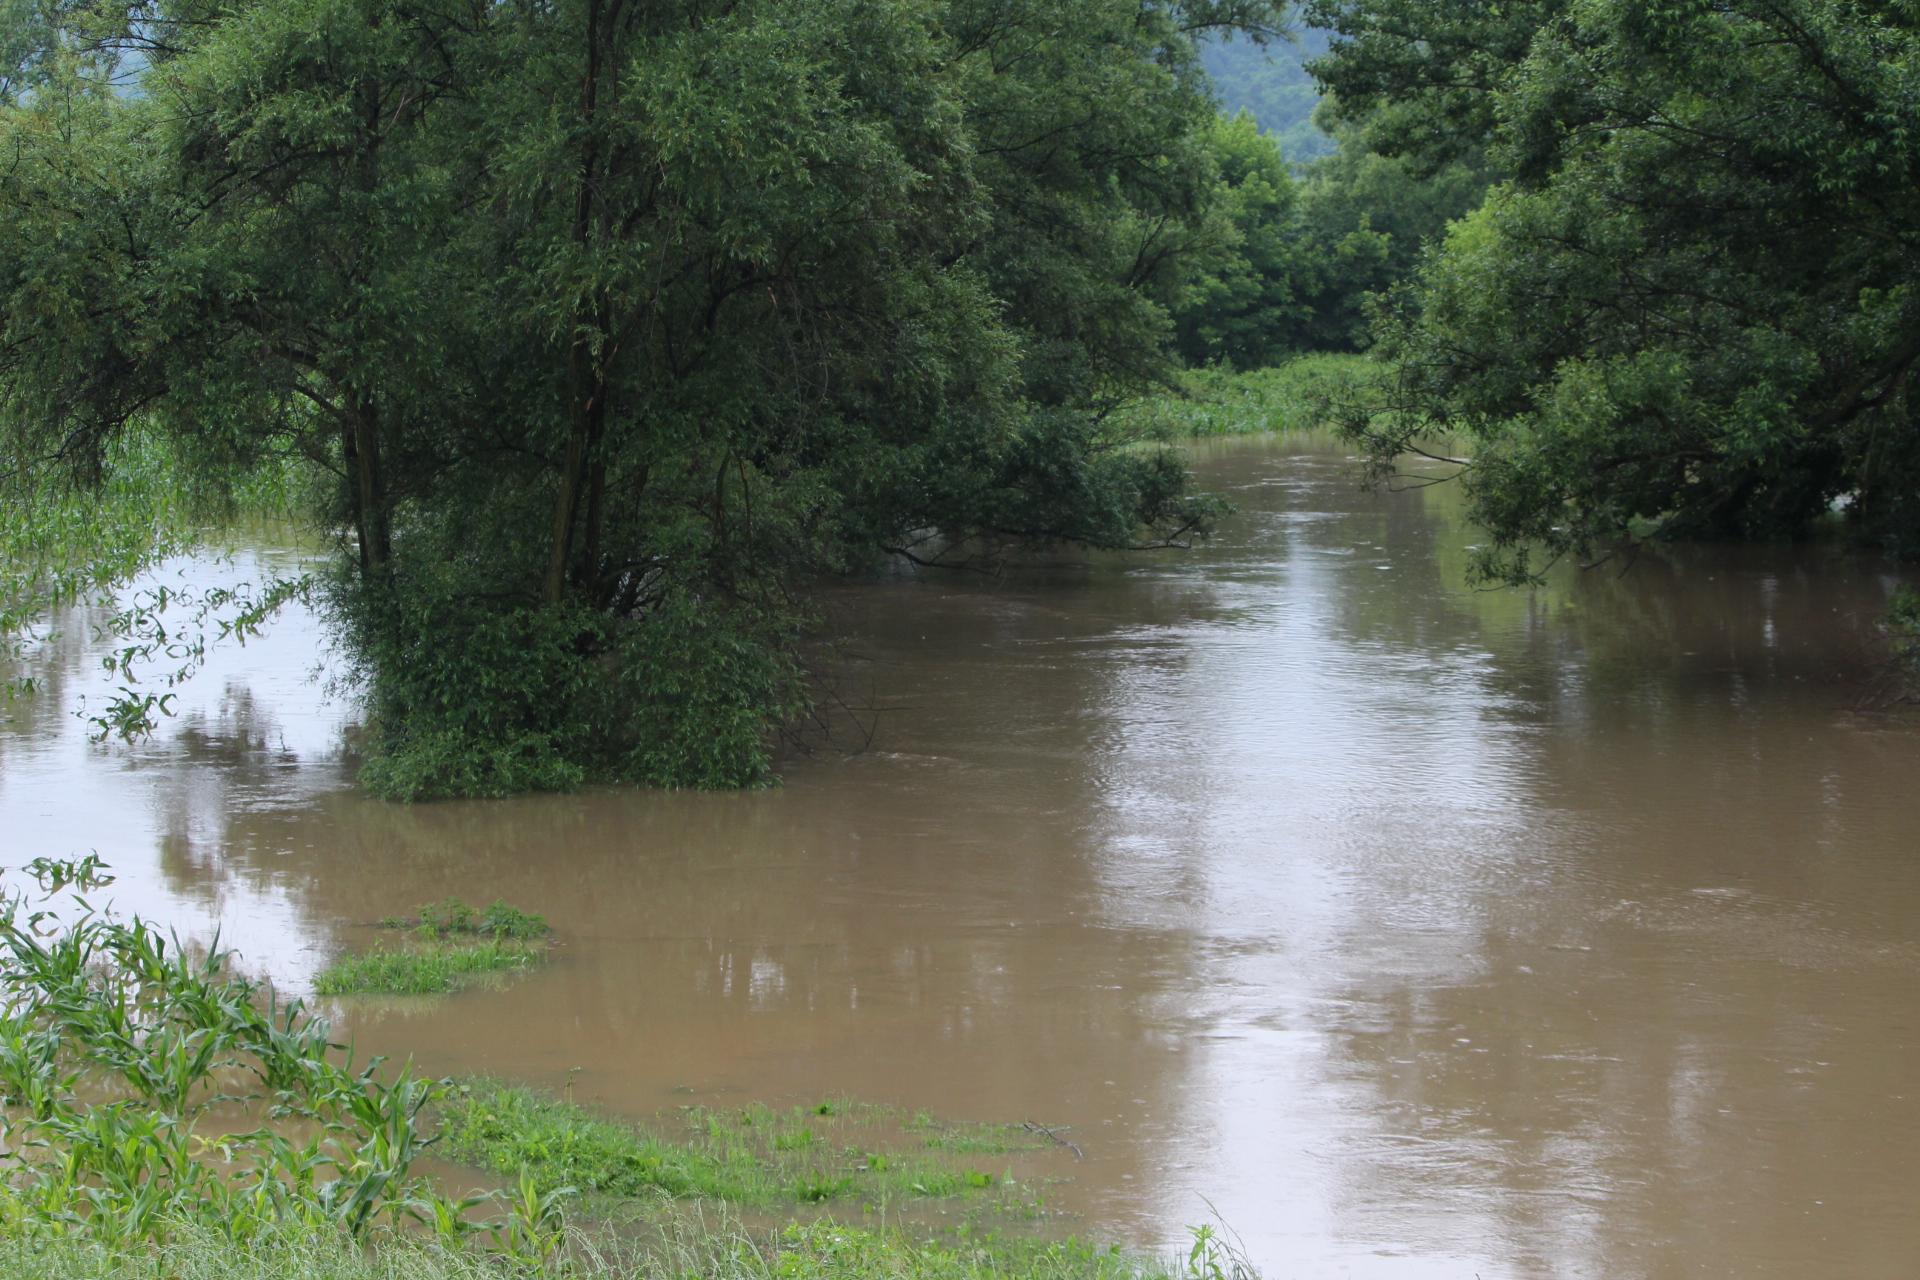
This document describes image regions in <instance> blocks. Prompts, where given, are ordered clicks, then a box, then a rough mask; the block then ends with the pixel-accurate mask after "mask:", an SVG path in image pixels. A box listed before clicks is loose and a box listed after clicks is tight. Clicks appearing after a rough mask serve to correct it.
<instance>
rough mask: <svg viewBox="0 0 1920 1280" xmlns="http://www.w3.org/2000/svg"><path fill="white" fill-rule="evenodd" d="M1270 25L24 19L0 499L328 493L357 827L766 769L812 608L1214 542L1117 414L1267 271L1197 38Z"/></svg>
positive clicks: (439, 13) (11, 146) (693, 15)
mask: <svg viewBox="0 0 1920 1280" xmlns="http://www.w3.org/2000/svg"><path fill="white" fill-rule="evenodd" d="M1282 19H1283V14H1282V12H1281V9H1280V7H1279V6H1277V5H1275V4H1273V3H1271V2H1270V0H1166V2H1164V3H1163V2H1162V0H1154V2H1153V3H1148V4H1140V3H1137V2H1136V0H1095V2H1092V3H1082V4H1072V5H1064V6H1063V5H1060V4H1057V3H1054V2H1053V0H1013V2H1011V3H999V2H996V3H993V4H978V3H974V2H973V0H752V2H750V3H745V4H742V3H737V2H736V0H690V2H689V3H683V4H675V5H666V6H660V5H621V4H614V5H602V4H599V3H593V2H589V0H562V2H561V3H558V4H534V3H506V4H491V5H480V6H477V7H476V6H474V5H472V4H469V3H466V0H425V2H424V3H421V2H418V0H326V2H325V3H321V4H318V5H315V4H312V3H309V2H308V0H244V2H243V3H239V4H221V5H207V4H203V3H199V0H181V3H167V4H162V5H157V6H146V5H141V6H131V7H128V6H121V7H118V8H116V7H114V6H112V5H106V4H91V3H82V4H77V5H71V6H68V5H60V6H48V7H47V8H46V10H45V12H44V14H43V15H42V17H41V20H39V21H37V22H36V23H35V24H34V25H33V26H32V27H31V29H30V30H28V32H27V33H26V38H25V39H24V41H23V43H22V45H21V47H20V48H18V49H9V50H8V51H7V52H8V53H9V54H10V55H11V59H12V65H11V66H9V67H5V68H0V78H4V81H5V83H6V85H7V92H6V93H5V94H4V95H0V150H4V152H5V153H6V154H7V155H8V157H9V160H8V163H7V165H6V167H5V169H4V170H0V479H4V480H5V481H7V482H8V483H16V484H28V483H38V482H39V478H40V477H43V476H56V477H58V478H59V480H60V482H62V483H68V484H75V485H82V486H85V485H88V484H92V483H95V482H97V481H99V480H100V479H101V478H102V477H104V476H105V475H106V474H107V471H108V468H109V467H110V466H111V464H112V459H113V458H114V456H115V455H114V452H113V450H114V448H115V442H116V441H118V440H119V439H121V438H122V437H123V436H125V435H126V434H127V433H128V432H134V431H146V432H152V433H155V434H157V435H158V436H159V437H160V438H163V439H165V440H167V441H169V442H171V443H172V444H173V446H174V447H176V448H177V449H178V450H179V451H180V452H181V453H182V455H183V456H187V457H190V458H191V465H192V467H193V468H194V469H195V470H196V471H198V472H200V473H203V474H205V475H207V476H208V477H210V478H211V479H210V480H209V483H210V484H214V485H218V484H221V483H223V482H224V481H223V480H222V479H221V478H222V477H226V478H231V477H233V476H236V475H238V474H240V473H241V472H243V471H245V470H246V469H248V468H251V467H252V466H254V465H255V464H256V462H257V460H258V459H260V458H262V457H268V456H289V457H295V458H299V459H302V460H304V462H305V464H306V465H308V466H310V467H311V468H313V469H314V471H315V472H316V473H317V474H318V475H320V476H321V477H323V483H322V485H321V486H320V492H319V493H318V495H317V497H316V499H315V500H314V501H313V502H312V503H310V504H308V507H307V514H308V515H309V516H310V517H311V518H312V519H314V520H315V521H316V522H317V523H318V524H319V525H320V526H321V527H322V528H324V529H326V530H328V531H330V532H331V533H332V534H333V535H334V536H335V539H336V545H337V555H336V557H335V562H334V563H335V571H334V572H333V573H332V574H331V575H330V576H329V578H328V579H327V581H326V584H325V586H326V597H327V600H328V605H329V609H330V612H331V613H332V616H333V617H334V619H335V621H336V622H337V624H338V633H339V635H340V637H341V639H342V640H343V642H344V645H345V648H346V650H347V652H348V654H349V656H350V658H351V659H352V661H351V663H350V671H349V674H350V675H351V677H352V678H354V679H355V680H356V681H357V682H358V687H359V688H360V690H361V691H362V692H363V693H364V695H365V699H366V703H367V709H368V712H369V720H370V724H369V729H370V734H369V738H368V745H369V750H370V756H371V758H370V760H369V764H368V769H367V775H366V779H367V782H368V784H369V786H371V787H372V788H373V789H374V790H375V791H376V792H378V793H379V794H382V795H386V796H391V797H394V798H400V799H425V798H431V797H434V796H445V795H497V794H504V793H507V792H512V791H519V790H527V789H546V788H566V787H572V786H577V785H579V784H580V783H582V782H584V781H588V780H594V779H604V780H624V781H631V782H642V783H650V784H661V785H680V786H701V787H724V786H750V785H756V784H760V783H763V782H766V781H768V780H769V779H770V777H771V764H770V760H771V756H770V747H771V735H772V733H773V732H774V731H775V730H777V729H778V728H779V727H780V726H782V725H784V724H788V723H791V722H793V721H794V720H795V719H796V717H797V716H798V715H799V713H800V712H801V711H802V710H803V709H804V708H805V706H806V702H807V689H808V686H807V684H806V682H805V680H804V679H803V673H802V672H801V671H800V668H799V664H798V661H797V659H796V656H795V655H796V652H797V648H796V645H797V639H798V637H799V635H800V633H801V631H802V630H803V629H804V628H805V627H806V626H807V625H808V623H809V621H810V619H811V617H812V611H811V609H810V607H809V601H808V594H807V587H808V585H809V584H810V583H812V582H814V581H817V580H818V578H819V577H820V576H821V575H824V574H839V573H846V572H852V571H860V570H863V569H865V568H868V567H870V566H872V565H874V564H876V563H878V562H879V561H881V560H882V559H883V558H884V557H885V556H887V555H890V554H904V555H910V556H919V555H923V554H926V553H927V552H928V548H930V547H934V546H940V547H953V546H962V545H965V546H980V547H987V546H993V547H1008V546H1030V545H1046V544H1054V543H1061V542H1070V543H1081V544H1087V545H1093V546H1104V547H1128V546H1168V545H1180V544H1183V543H1184V542H1186V541H1187V540H1189V539H1190V538H1192V537H1193V536H1195V535H1196V534H1198V533H1200V532H1202V531H1203V530H1204V529H1205V528H1206V527H1207V526H1208V524H1209V522H1210V521H1211V520H1212V518H1213V517H1214V516H1215V515H1216V514H1217V512H1218V509H1219V508H1218V504H1216V503H1213V502H1211V501H1209V500H1207V499H1206V498H1204V497H1203V496H1201V495H1196V494H1192V493H1190V492H1188V491H1187V485H1186V473H1185V469H1184V467H1183V466H1182V465H1181V463H1180V462H1179V460H1178V459H1177V458H1175V457H1173V456H1172V455H1170V454H1169V453H1167V452H1166V451H1164V450H1160V449H1156V448H1152V447H1141V446H1139V445H1138V444H1137V443H1136V442H1134V441H1132V440H1129V439H1127V438H1125V437H1122V436H1119V435H1116V434H1115V433H1114V431H1113V430H1112V429H1111V424H1110V421H1109V411H1110V410H1111V409H1112V408H1113V407H1114V406H1115V405H1117V404H1119V403H1121V402H1123V401H1125V400H1127V399H1129V398H1131V397H1133V396H1135V395H1138V394H1140V393H1142V392H1143V391H1145V390H1146V389H1148V388H1150V387H1151V386H1153V385H1154V384H1155V382H1156V380H1157V379H1159V378H1160V377H1162V376H1163V375H1164V373H1165V372H1166V371H1167V369H1168V368H1169V367H1170V364H1171V355H1172V353H1171V349H1170V346H1169V341H1168V338H1169V329H1170V324H1171V320H1170V316H1171V312H1172V309H1173V308H1174V307H1175V306H1177V305H1178V303H1179V301H1180V299H1181V297H1182V296H1183V294H1184V291H1185V289H1186V287H1187V283H1188V276H1189V272H1190V268H1191V267H1192V265H1193V264H1194V263H1196V262H1198V261H1199V260H1201V259H1203V258H1205V259H1207V260H1208V261H1210V262H1214V261H1216V255H1217V251H1218V250H1219V249H1220V247H1221V246H1222V245H1226V244H1230V243H1232V242H1234V241H1235V240H1236V238H1239V239H1244V238H1245V236H1246V234H1247V232H1246V231H1245V230H1244V229H1236V227H1235V226H1234V225H1233V219H1232V217H1231V216H1229V214H1228V213H1227V212H1226V208H1227V205H1228V204H1229V203H1230V202H1229V201H1228V200H1227V197H1226V195H1225V190H1224V188H1223V186H1222V173H1223V170H1222V166H1221V163H1220V161H1219V159H1218V157H1217V155H1216V152H1215V150H1214V149H1213V147H1212V146H1211V145H1210V139H1211V138H1212V136H1213V134H1214V132H1215V129H1216V117H1215V113H1214V106H1213V101H1212V97H1211V93H1210V90H1209V86H1208V83H1207V80H1206V77H1205V73H1204V71H1203V70H1202V68H1201V64H1200V61H1199V57H1198V52H1197V49H1196V45H1195V39H1196V36H1197V35H1198V34H1199V33H1225V34H1233V35H1236V36H1238V37H1240V38H1248V39H1255V40H1265V39H1268V38H1271V37H1272V36H1273V35H1274V34H1275V33H1276V32H1277V31H1278V29H1279V28H1280V26H1281V24H1282ZM117 81H124V82H126V83H128V84H131V85H133V86H134V87H136V88H137V91H135V92H123V91H122V89H121V88H120V87H118V86H117V84H116V82H117ZM1216 265H1217V263H1216ZM1222 269H1224V268H1222Z"/></svg>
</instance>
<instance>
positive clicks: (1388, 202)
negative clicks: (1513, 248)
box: [1278, 128, 1490, 351]
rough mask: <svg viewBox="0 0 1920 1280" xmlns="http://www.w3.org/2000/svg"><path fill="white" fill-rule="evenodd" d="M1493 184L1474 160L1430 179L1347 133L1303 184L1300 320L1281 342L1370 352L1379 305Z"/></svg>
mask: <svg viewBox="0 0 1920 1280" xmlns="http://www.w3.org/2000/svg"><path fill="white" fill-rule="evenodd" d="M1489 181H1490V178H1489V175H1488V172H1487V170H1486V168H1485V166H1484V165H1482V164H1479V163H1476V162H1474V161H1472V160H1449V161H1447V162H1445V163H1442V164H1439V165H1438V166H1437V167H1435V168H1434V169H1433V171H1431V172H1423V171H1421V170H1420V169H1418V168H1417V167H1416V166H1414V165H1413V164H1412V163H1410V162H1409V161H1408V160H1406V159H1404V158H1401V157H1396V156H1386V155H1381V154H1379V153H1377V152H1374V151H1371V150H1369V149H1368V147H1367V144H1366V142H1365V141H1364V138H1363V135H1362V134H1361V133H1360V132H1359V131H1358V130H1355V129H1351V128H1347V129H1343V130H1342V131H1341V132H1340V134H1339V149H1338V150H1337V151H1336V152H1335V153H1334V154H1332V155H1330V156H1327V157H1325V158H1324V159H1321V160H1318V161H1315V162H1314V164H1313V165H1312V166H1311V167H1310V168H1308V169H1307V170H1306V172H1305V173H1304V174H1303V175H1302V178H1301V181H1300V182H1299V184H1298V188H1297V190H1298V199H1297V207H1298V212H1297V215H1296V220H1295V224H1294V228H1293V232H1292V235H1293V240H1294V249H1293V261H1294V264H1295V265H1294V270H1293V275H1292V280H1291V287H1292V291H1293V296H1294V309H1295V314H1296V315H1297V316H1299V317H1300V318H1299V319H1298V320H1297V321H1296V322H1295V323H1293V324H1292V325H1291V326H1290V327H1289V328H1288V329H1287V330H1285V331H1284V332H1283V333H1281V334H1280V335H1278V340H1279V341H1281V342H1284V343H1287V344H1289V345H1291V346H1292V347H1293V348H1294V349H1296V350H1302V351H1356V350H1360V349H1363V348H1365V347H1366V346H1367V345H1368V344H1369V342H1370V341H1371V329H1372V308H1373V305H1374V301H1375V299H1376V298H1377V297H1378V296H1379V295H1383V294H1385V293H1387V292H1388V291H1389V290H1390V289H1392V288H1393V286H1395V285H1397V284H1399V283H1401V282H1402V281H1404V280H1406V279H1407V278H1408V277H1409V276H1411V275H1412V273H1413V271H1414V268H1415V267H1416V266H1417V265H1418V263H1419V261H1420V258H1421V256H1422V254H1424V253H1425V252H1426V250H1427V248H1428V246H1429V245H1431V244H1433V243H1435V242H1436V241H1438V240H1439V238H1440V237H1441V236H1442V235H1443V234H1444V233H1445V231H1446V229H1447V225H1448V224H1449V223H1450V222H1452V221H1453V220H1454V219H1456V218H1459V217H1461V216H1462V215H1464V214H1466V213H1468V212H1470V211H1471V210H1473V209H1474V208H1476V207H1478V205H1479V204H1480V202H1481V200H1482V199H1483V198H1484V197H1485V195H1486V190H1487V185H1488V182H1489Z"/></svg>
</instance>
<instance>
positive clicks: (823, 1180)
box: [440, 1080, 1042, 1209]
mask: <svg viewBox="0 0 1920 1280" xmlns="http://www.w3.org/2000/svg"><path fill="white" fill-rule="evenodd" d="M440 1116H441V1120H442V1124H443V1127H442V1137H441V1150H442V1151H443V1152H444V1153H445V1154H447V1155H449V1156H451V1157H452V1158H453V1159H455V1160H458V1161H461V1162H463V1163H465V1164H469V1165H473V1166H474V1167H476V1168H480V1169H485V1170H488V1171H490V1172H493V1173H497V1174H503V1175H507V1176H514V1175H518V1174H519V1173H521V1171H523V1170H524V1171H526V1172H527V1173H528V1174H529V1175H530V1176H531V1178H532V1180H533V1182H534V1184H535V1185H536V1186H539V1187H541V1188H549V1189H550V1188H557V1187H571V1188H573V1189H575V1190H576V1191H579V1192H582V1193H587V1194H591V1195H596V1196H602V1197H614V1198H633V1197H646V1196H663V1197H667V1198H672V1199H705V1200H714V1201H721V1202H724V1203H726V1204H729V1205H736V1206H740V1207H743V1208H751V1209H777V1208H781V1207H790V1206H794V1205H817V1204H825V1203H830V1202H835V1201H843V1200H850V1199H859V1200H861V1201H863V1202H868V1203H873V1202H898V1201H906V1200H913V1199H916V1198H918V1199H928V1198H945V1197H950V1196H961V1195H967V1194H970V1193H976V1192H985V1191H995V1192H1004V1193H1006V1194H1008V1195H1013V1194H1015V1193H1016V1192H1017V1191H1018V1189H1019V1185H1020V1184H1019V1183H1018V1180H1017V1179H1013V1178H1011V1177H1009V1175H1008V1174H1007V1172H1006V1171H1005V1170H1004V1169H993V1168H983V1167H980V1164H981V1162H978V1161H968V1160H966V1159H964V1158H957V1157H964V1156H967V1155H978V1154H994V1155H1005V1154H1009V1153H1015V1152H1022V1151H1028V1152H1030V1151H1034V1150H1037V1149H1039V1148H1040V1146H1041V1145H1042V1144H1041V1143H1040V1142H1038V1141H1036V1140H1034V1139H1033V1135H1031V1134H1028V1133H1026V1132H1025V1131H1023V1130H1021V1129H1019V1128H1017V1127H1015V1126H1004V1127H998V1126H989V1125H972V1126H949V1125H940V1124H938V1123H937V1122H932V1123H928V1124H917V1123H916V1122H918V1121H920V1120H921V1117H920V1116H916V1117H915V1118H914V1122H907V1121H904V1118H903V1117H902V1116H901V1114H900V1113H898V1112H896V1111H892V1110H890V1109H888V1108H884V1107H871V1106H866V1105H863V1104H857V1103H848V1102H833V1103H822V1104H820V1105H819V1106H814V1107H796V1108H792V1109H789V1110H785V1111H779V1110H775V1109H773V1108H771V1107H766V1106H749V1107H743V1108H739V1109H727V1110H721V1109H713V1108H705V1107H690V1108H687V1109H686V1110H684V1111H682V1112H680V1113H679V1114H678V1115H677V1116H673V1117H671V1118H669V1119H666V1120H665V1121H664V1122H663V1123H662V1124H660V1125H656V1126H655V1127H654V1128H652V1129H646V1128H640V1127H636V1126H634V1125H630V1124H626V1123H623V1122H620V1121H616V1120H611V1119H607V1118H603V1117H600V1116H596V1115H594V1114H593V1113H591V1112H589V1111H588V1110H586V1109H585V1108H583V1107H580V1106H576V1105H574V1104H573V1103H570V1102H566V1101H563V1100H560V1099H557V1098H553V1097H550V1096H547V1095H544V1094H540V1093H537V1092H535V1091H533V1090H529V1089H523V1088H516V1087H512V1086H508V1085H503V1084H499V1083H496V1082H493V1081H486V1080H480V1081H473V1082H470V1083H469V1084H467V1085H466V1086H464V1087H462V1088H461V1089H459V1090H458V1091H457V1092H456V1093H455V1094H454V1095H453V1096H452V1097H451V1098H449V1099H448V1100H447V1101H445V1102H444V1103H443V1104H442V1106H441V1112H440ZM935 1140H937V1141H935Z"/></svg>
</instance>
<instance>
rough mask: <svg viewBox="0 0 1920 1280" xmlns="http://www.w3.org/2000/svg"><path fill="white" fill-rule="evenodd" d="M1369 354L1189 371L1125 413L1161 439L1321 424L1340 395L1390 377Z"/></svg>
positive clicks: (1140, 428) (1308, 357)
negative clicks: (1265, 366)
mask: <svg viewBox="0 0 1920 1280" xmlns="http://www.w3.org/2000/svg"><path fill="white" fill-rule="evenodd" d="M1382 376H1383V374H1382V371H1381V366H1379V365H1377V364H1375V363H1374V362H1372V361H1370V360H1368V359H1367V358H1366V357H1365V356H1356V355H1343V354H1336V353H1331V352H1322V353H1317V354H1313V355H1303V356H1296V357H1295V358H1294V359H1292V360H1290V361H1288V362H1287V363H1286V364H1282V365H1276V366H1274V367H1273V368H1269V369H1247V370H1239V371H1236V370H1233V369H1226V368H1207V369H1189V370H1187V371H1186V372H1185V373H1183V374H1181V375H1180V379H1179V382H1178V383H1177V384H1176V386H1175V387H1174V389H1172V390H1171V391H1168V392H1166V393H1163V394H1161V395H1158V396H1153V397H1150V398H1148V399H1145V400H1141V401H1139V402H1137V403H1135V404H1133V405H1130V406H1129V407H1128V408H1127V409H1125V410H1123V411H1122V413H1121V414H1120V415H1119V417H1120V420H1121V421H1122V422H1123V424H1125V425H1127V426H1129V427H1131V428H1132V429H1134V430H1135V431H1137V432H1138V433H1139V434H1140V435H1141V436H1143V437H1145V438H1148V439H1155V440H1192V439H1204V438H1207V437H1211V436H1237V435H1254V434H1258V433H1262V432H1275V431H1301V430H1306V429H1308V428H1312V427H1317V426H1321V425H1322V424H1323V423H1324V422H1325V420H1326V405H1327V403H1328V401H1329V400H1330V399H1331V398H1333V397H1334V396H1335V395H1336V394H1338V393H1339V392H1341V391H1343V390H1346V389H1349V388H1353V387H1360V386H1365V385H1366V384H1368V383H1370V382H1373V381H1375V380H1377V379H1379V378H1380V377H1382Z"/></svg>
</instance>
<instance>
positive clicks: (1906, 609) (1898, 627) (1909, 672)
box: [1882, 587, 1920, 700]
mask: <svg viewBox="0 0 1920 1280" xmlns="http://www.w3.org/2000/svg"><path fill="white" fill-rule="evenodd" d="M1882 626H1883V628H1884V629H1885V631H1886V633H1887V647H1888V649H1889V650H1890V651H1891V655H1892V659H1893V671H1894V680H1895V684H1896V688H1897V690H1898V696H1900V697H1903V698H1905V699H1908V700H1913V699H1916V698H1920V591H1916V590H1915V589H1914V588H1912V587H1902V588H1900V589H1899V590H1898V591H1896V592H1894V594H1893V600H1892V601H1891V602H1890V603H1889V604H1888V605H1887V617H1886V621H1885V622H1884V623H1883V624H1882Z"/></svg>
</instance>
